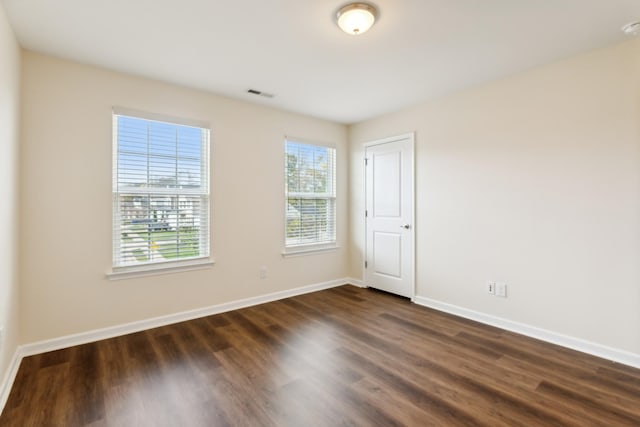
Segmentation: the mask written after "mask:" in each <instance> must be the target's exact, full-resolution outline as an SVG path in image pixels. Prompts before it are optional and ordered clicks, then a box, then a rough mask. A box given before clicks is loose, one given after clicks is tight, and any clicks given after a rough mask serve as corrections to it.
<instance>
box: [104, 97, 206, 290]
mask: <svg viewBox="0 0 640 427" xmlns="http://www.w3.org/2000/svg"><path fill="white" fill-rule="evenodd" d="M118 116H127V117H132V118H136V119H142V120H148V121H156V122H162V123H169V124H174V125H178V126H188V127H195V128H201V129H206V130H207V147H206V148H207V150H206V151H207V152H206V155H207V158H206V160H205V164H204V165H203V166H202V168H203V172H204V173H206V192H202V191H193V190H190V189H181V190H180V192H176V191H175V189H167V190H164V189H158V191H153V192H151V193H155V194H162V193H166V194H171V195H175V194H178V193H180V194H183V195H187V196H188V195H192V196H204V197H205V199H206V201H207V203H206V217H207V218H206V220H207V226H206V234H207V237H206V249H207V254H206V255H204V256H196V257H191V258H183V259H178V260H167V261H152V262H145V263H141V264H133V265H122V266H118V265H115V261H116V254H117V252H119V249H120V248H119V247H118V248H116V247H115V242H116V239H118V238H119V231H120V221H119V216H120V212H119V209H118V203H117V201H116V199H117V197H118V195H119V194H120V193H127V194H128V193H130V192H131V191H129V190H132V189H127V190H125V191H118V190H117V188H116V184H117V183H116V179H117V178H116V177H117V173H118V152H119V150H118V139H117V135H118V123H117V119H116V117H118ZM111 121H112V135H111V139H112V182H113V184H112V190H111V195H112V217H111V227H112V234H113V236H112V251H111V252H112V258H111V270H110V271H108V272H107V273H106V277H107V278H108V279H109V280H121V279H127V278H133V277H142V276H152V275H160V274H171V273H177V272H181V271H191V270H200V269H204V268H210V267H211V266H213V265H214V263H215V261H214V259H213V258H212V256H211V126H210V124H209V123H208V122H205V121H200V120H192V119H184V118H179V117H174V116H168V115H163V114H156V113H149V112H144V111H139V110H133V109H128V108H123V107H116V106H114V107H113V108H112V113H111ZM132 192H133V193H136V192H138V191H136V190H134V191H132ZM140 193H141V194H143V193H144V194H149V193H150V192H149V191H148V189H145V191H140Z"/></svg>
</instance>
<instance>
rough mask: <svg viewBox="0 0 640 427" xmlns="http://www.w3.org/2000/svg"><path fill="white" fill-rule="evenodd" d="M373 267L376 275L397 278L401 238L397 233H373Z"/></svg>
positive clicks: (400, 263) (399, 273)
mask: <svg viewBox="0 0 640 427" xmlns="http://www.w3.org/2000/svg"><path fill="white" fill-rule="evenodd" d="M372 246H373V248H374V251H375V252H374V253H373V263H372V264H373V265H372V268H373V269H375V273H376V274H384V275H386V276H391V277H396V278H399V277H400V276H401V271H402V270H401V268H402V267H401V266H402V262H401V260H400V256H401V247H402V237H401V236H400V234H398V233H395V234H394V233H384V232H374V234H373V245H372Z"/></svg>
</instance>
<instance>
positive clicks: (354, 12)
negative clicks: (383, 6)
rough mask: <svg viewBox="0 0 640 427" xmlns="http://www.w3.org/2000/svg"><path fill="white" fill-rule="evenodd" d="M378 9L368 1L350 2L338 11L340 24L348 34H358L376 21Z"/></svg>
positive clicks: (337, 16)
mask: <svg viewBox="0 0 640 427" xmlns="http://www.w3.org/2000/svg"><path fill="white" fill-rule="evenodd" d="M377 15H378V11H377V10H376V8H375V7H373V6H372V5H370V4H367V3H350V4H348V5H346V6H343V7H341V8H340V10H338V12H337V13H336V20H337V22H338V26H339V27H340V28H341V29H342V31H344V32H345V33H347V34H352V35H354V36H357V35H359V34H362V33H364V32H366V31H367V30H368V29H369V28H371V26H372V25H373V24H374V22H376V18H377Z"/></svg>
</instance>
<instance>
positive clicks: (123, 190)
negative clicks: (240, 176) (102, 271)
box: [113, 111, 209, 268]
mask: <svg viewBox="0 0 640 427" xmlns="http://www.w3.org/2000/svg"><path fill="white" fill-rule="evenodd" d="M113 128H114V129H113V134H114V137H113V139H114V142H113V145H114V154H113V266H114V268H117V267H130V266H153V265H158V266H167V265H170V264H168V263H175V262H176V261H184V260H196V259H198V258H206V257H208V256H209V164H208V160H209V129H207V128H206V127H199V126H194V125H189V124H183V123H177V122H167V121H160V120H152V119H149V118H147V117H137V116H135V115H129V114H119V113H118V112H117V111H114V115H113Z"/></svg>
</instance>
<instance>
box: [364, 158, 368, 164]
mask: <svg viewBox="0 0 640 427" xmlns="http://www.w3.org/2000/svg"><path fill="white" fill-rule="evenodd" d="M364 165H365V166H367V165H369V159H367V158H366V157H365V158H364Z"/></svg>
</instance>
